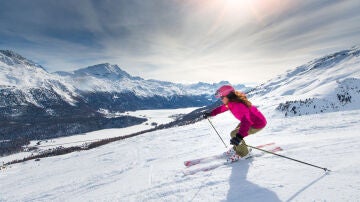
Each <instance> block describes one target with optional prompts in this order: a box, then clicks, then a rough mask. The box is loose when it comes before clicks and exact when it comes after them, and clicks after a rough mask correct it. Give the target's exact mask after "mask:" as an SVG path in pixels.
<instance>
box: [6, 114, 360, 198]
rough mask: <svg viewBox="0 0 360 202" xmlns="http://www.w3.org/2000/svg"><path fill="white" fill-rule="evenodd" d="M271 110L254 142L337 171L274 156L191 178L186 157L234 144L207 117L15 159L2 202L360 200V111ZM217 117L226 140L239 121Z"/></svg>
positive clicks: (219, 150)
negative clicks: (289, 113)
mask: <svg viewBox="0 0 360 202" xmlns="http://www.w3.org/2000/svg"><path fill="white" fill-rule="evenodd" d="M269 113H272V114H269ZM265 114H266V116H267V117H271V118H270V119H269V123H268V126H267V127H266V128H265V129H264V130H262V131H261V132H259V133H257V134H255V135H252V136H249V137H247V142H248V144H249V145H258V144H263V143H268V142H276V144H277V145H279V146H281V147H282V148H283V149H284V150H283V151H281V152H280V154H282V155H286V156H290V157H293V158H297V159H299V160H302V161H306V162H309V163H313V164H316V165H319V166H321V167H326V168H328V169H330V170H332V172H330V173H328V174H326V173H325V172H324V171H323V170H321V169H317V168H313V167H309V166H307V165H303V164H299V163H297V162H293V161H290V160H287V159H282V158H279V157H276V156H272V155H270V154H267V155H265V156H262V157H258V158H253V159H250V160H243V161H239V162H236V163H233V164H231V165H227V166H222V167H219V168H217V169H214V170H211V171H207V172H200V173H197V174H195V175H190V176H184V175H183V173H182V171H183V170H186V169H192V168H185V166H184V165H183V161H185V160H189V159H194V158H198V157H203V156H209V155H212V154H219V153H221V152H223V151H225V150H226V149H225V147H224V145H223V144H222V143H221V142H220V140H219V138H218V137H217V136H216V134H215V132H214V131H213V130H212V128H211V126H210V125H209V123H208V122H207V121H205V120H204V121H201V122H198V123H196V124H192V125H187V126H182V127H177V128H171V129H164V130H159V131H155V132H150V133H146V134H143V135H140V136H137V137H133V138H129V139H125V140H122V141H118V142H114V143H111V144H108V145H104V146H102V147H99V148H95V149H92V150H89V151H81V152H75V153H70V154H66V155H63V156H56V157H51V158H45V159H41V160H40V161H28V162H25V163H21V164H15V165H12V166H10V167H9V168H7V169H5V170H1V171H0V181H1V183H0V201H357V200H359V198H360V178H359V174H360V145H359V142H360V136H359V134H358V131H360V116H359V114H360V110H351V111H341V112H332V113H324V114H313V115H307V116H300V117H289V118H284V117H283V116H282V115H280V114H279V115H277V114H273V112H271V111H266V112H265ZM212 122H213V123H214V124H215V127H216V128H217V129H218V131H219V133H220V134H221V136H222V137H223V139H224V140H228V139H229V138H228V132H229V131H231V130H232V129H233V127H235V126H236V124H237V121H236V120H235V119H234V118H233V117H232V115H231V114H230V113H224V114H221V115H218V116H217V117H214V118H212ZM114 132H115V130H114ZM209 164H211V163H209ZM201 166H204V165H198V167H201Z"/></svg>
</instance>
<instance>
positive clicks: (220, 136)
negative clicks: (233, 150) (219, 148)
mask: <svg viewBox="0 0 360 202" xmlns="http://www.w3.org/2000/svg"><path fill="white" fill-rule="evenodd" d="M207 120H208V121H209V123H210V125H211V126H212V128H213V129H214V130H215V132H216V134H217V135H218V136H219V138H220V140H221V141H222V142H223V143H224V145H225V148H227V145H226V144H225V142H224V140H223V139H222V138H221V136H220V135H219V133H218V132H217V130H216V129H215V127H214V125H213V124H212V123H211V121H210V119H209V118H207Z"/></svg>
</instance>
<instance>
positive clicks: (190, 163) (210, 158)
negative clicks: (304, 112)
mask: <svg viewBox="0 0 360 202" xmlns="http://www.w3.org/2000/svg"><path fill="white" fill-rule="evenodd" d="M273 145H275V143H274V142H271V143H267V144H262V145H258V146H256V148H259V149H261V148H264V147H269V146H273ZM231 150H232V148H231V149H230V150H228V151H227V152H224V153H222V154H216V155H212V156H207V157H203V158H198V159H193V160H188V161H184V165H185V166H186V167H190V166H193V165H197V164H199V163H207V162H210V161H213V160H216V159H222V158H226V157H228V156H230V155H232V153H231Z"/></svg>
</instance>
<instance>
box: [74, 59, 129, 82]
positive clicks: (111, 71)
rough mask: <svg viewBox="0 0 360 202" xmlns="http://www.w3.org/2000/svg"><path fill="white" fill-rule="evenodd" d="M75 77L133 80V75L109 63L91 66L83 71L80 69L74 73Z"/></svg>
mask: <svg viewBox="0 0 360 202" xmlns="http://www.w3.org/2000/svg"><path fill="white" fill-rule="evenodd" d="M74 74H75V75H81V76H85V75H89V76H95V77H107V78H111V77H116V78H123V77H128V78H131V75H130V74H128V73H127V72H125V71H124V70H122V69H121V68H120V67H119V66H118V65H111V64H109V63H102V64H97V65H93V66H89V67H86V68H83V69H78V70H76V71H74Z"/></svg>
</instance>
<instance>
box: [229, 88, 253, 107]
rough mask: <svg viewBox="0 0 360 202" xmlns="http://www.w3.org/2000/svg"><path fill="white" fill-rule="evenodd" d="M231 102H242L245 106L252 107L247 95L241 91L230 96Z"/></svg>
mask: <svg viewBox="0 0 360 202" xmlns="http://www.w3.org/2000/svg"><path fill="white" fill-rule="evenodd" d="M227 97H228V98H229V101H230V102H241V103H243V104H245V105H246V106H247V107H249V108H250V107H251V106H252V104H251V102H250V101H249V100H248V99H247V97H246V95H245V93H243V92H240V91H234V92H231V93H230V94H229V95H228V96H227Z"/></svg>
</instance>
